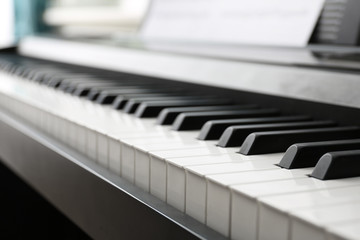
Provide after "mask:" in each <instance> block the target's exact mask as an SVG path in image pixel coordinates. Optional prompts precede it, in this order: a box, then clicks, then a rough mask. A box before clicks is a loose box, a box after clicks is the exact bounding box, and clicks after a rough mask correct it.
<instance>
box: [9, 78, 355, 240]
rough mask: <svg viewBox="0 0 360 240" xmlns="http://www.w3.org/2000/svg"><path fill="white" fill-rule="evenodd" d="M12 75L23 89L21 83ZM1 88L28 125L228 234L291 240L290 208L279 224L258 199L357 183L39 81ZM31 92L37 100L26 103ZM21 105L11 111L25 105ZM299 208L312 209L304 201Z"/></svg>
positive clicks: (31, 98) (278, 155) (30, 99)
mask: <svg viewBox="0 0 360 240" xmlns="http://www.w3.org/2000/svg"><path fill="white" fill-rule="evenodd" d="M12 82H13V84H18V85H17V86H16V88H17V89H18V88H23V87H21V85H22V84H23V83H22V82H21V83H16V81H15V82H14V81H12ZM19 86H20V87H19ZM28 89H31V91H32V92H31V91H28ZM40 89H41V90H40ZM27 91H28V92H27ZM24 92H26V93H24ZM6 94H8V95H11V96H12V97H14V98H15V99H21V98H22V101H23V102H25V103H30V105H33V106H36V108H32V109H33V110H34V109H36V110H34V111H35V113H36V114H35V115H34V113H30V114H28V115H29V116H31V117H30V118H33V119H32V122H33V123H35V124H38V120H39V116H40V126H39V127H40V128H42V129H43V130H45V131H46V132H48V133H50V134H52V135H55V137H57V138H58V139H60V140H62V141H64V142H67V144H68V145H70V146H75V147H76V148H77V149H78V150H79V151H80V152H82V153H84V154H87V155H88V156H89V157H92V158H94V156H95V159H94V160H96V161H97V162H98V163H99V164H101V165H103V166H104V167H107V168H109V169H110V170H112V171H114V172H116V173H118V174H119V175H121V176H122V177H123V178H125V179H127V180H129V181H131V182H133V183H135V184H136V185H137V186H139V187H141V188H143V189H144V190H145V191H149V192H150V193H151V194H153V195H155V196H157V197H159V198H160V199H162V200H164V201H167V202H168V203H169V204H171V205H172V206H174V207H176V208H178V209H179V210H181V211H185V212H186V213H187V214H189V215H190V216H192V217H194V218H196V219H198V220H199V221H201V222H203V223H206V224H207V225H209V226H210V227H212V228H214V229H215V230H217V231H219V232H221V233H222V234H224V235H225V236H230V237H231V238H234V239H270V238H272V239H288V238H294V239H295V237H296V236H292V235H291V232H290V228H288V227H286V226H290V222H293V219H295V218H296V216H297V215H292V214H289V213H288V211H290V210H286V211H285V213H286V214H284V215H285V216H286V221H287V222H286V221H285V222H286V223H287V224H286V223H283V221H280V220H279V221H274V219H276V218H272V215H271V214H269V212H271V211H270V210H268V209H274V208H271V207H267V205H266V204H265V203H266V201H265V200H266V199H268V198H271V196H273V197H274V198H276V197H278V198H279V199H281V197H283V196H286V197H291V196H293V194H294V193H297V192H304V194H305V193H309V194H311V193H317V192H319V191H320V190H321V191H332V188H334V190H335V189H336V188H339V187H343V186H352V185H355V186H356V185H360V180H359V179H355V178H354V179H344V180H333V181H326V182H324V181H319V180H316V179H312V178H307V177H306V174H308V173H310V172H311V169H300V170H291V171H289V170H283V169H279V168H278V167H276V166H275V165H274V164H275V163H278V162H279V160H280V159H281V154H271V155H264V156H260V155H258V156H250V157H249V156H243V155H240V154H236V153H235V150H237V148H236V149H231V148H230V149H221V148H218V147H215V146H214V142H210V143H208V142H201V141H197V140H195V139H194V138H195V137H196V134H197V133H196V132H192V133H177V132H172V131H170V130H169V129H168V128H166V127H165V128H164V127H159V126H155V125H154V120H139V119H136V118H133V117H131V116H128V115H125V114H122V113H119V112H116V111H113V110H111V109H108V108H104V107H102V106H101V107H99V105H95V104H93V103H90V102H88V101H84V100H81V99H76V98H74V97H71V96H69V95H66V94H63V93H59V92H57V91H54V90H52V89H47V88H45V87H42V86H34V87H29V88H26V89H22V94H21V96H19V95H18V94H17V93H16V92H12V91H8V92H6ZM26 94H28V96H27V95H26ZM39 96H41V97H39ZM34 97H37V98H38V99H37V100H40V101H41V102H40V103H39V102H37V101H35V102H34ZM35 100H36V98H35ZM44 103H46V104H44ZM48 104H49V105H48ZM69 104H70V105H69ZM10 105H11V104H10ZM26 105H27V104H26ZM26 105H25V106H24V107H20V109H18V112H22V111H24V110H25V108H27V110H25V111H29V110H28V109H29V106H26ZM54 106H56V107H57V109H54ZM68 106H71V108H69V107H68ZM30 109H31V108H30ZM37 114H39V115H37ZM171 149H172V150H171ZM324 189H330V190H324ZM279 194H280V195H279ZM351 196H352V194H350V195H349V198H351ZM263 199H265V200H264V203H263ZM327 199H328V200H329V201H331V199H332V198H330V197H329V198H327ZM334 201H336V200H334ZM314 205H315V206H316V204H315V203H314ZM306 207H307V208H309V209H310V210H309V211H310V212H311V211H312V208H311V207H312V205H311V206H310V205H309V206H306ZM306 207H305V208H306ZM279 209H280V208H279ZM269 216H270V217H269ZM273 227H274V228H273ZM324 229H325V226H324V227H323V230H324ZM281 230H282V231H281ZM325 232H326V231H324V234H325ZM324 236H325V235H324Z"/></svg>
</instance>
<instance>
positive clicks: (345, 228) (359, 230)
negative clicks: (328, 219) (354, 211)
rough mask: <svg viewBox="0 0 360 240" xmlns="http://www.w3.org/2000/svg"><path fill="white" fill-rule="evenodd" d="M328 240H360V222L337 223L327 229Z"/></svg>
mask: <svg viewBox="0 0 360 240" xmlns="http://www.w3.org/2000/svg"><path fill="white" fill-rule="evenodd" d="M326 235H327V240H344V239H349V240H350V239H351V240H358V239H360V220H355V221H354V220H351V221H350V222H346V223H345V222H344V223H337V224H336V225H335V226H332V227H331V228H330V229H327V234H326Z"/></svg>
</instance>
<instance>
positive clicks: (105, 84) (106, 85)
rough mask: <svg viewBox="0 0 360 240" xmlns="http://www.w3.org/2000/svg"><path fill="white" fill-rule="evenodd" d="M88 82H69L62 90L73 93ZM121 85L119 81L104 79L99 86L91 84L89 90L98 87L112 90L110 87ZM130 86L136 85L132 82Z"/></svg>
mask: <svg viewBox="0 0 360 240" xmlns="http://www.w3.org/2000/svg"><path fill="white" fill-rule="evenodd" d="M88 84H90V83H70V84H69V85H68V87H66V88H65V89H64V92H66V93H69V94H74V92H75V91H76V90H77V89H78V87H80V86H84V85H88ZM123 86H124V85H123V84H121V83H115V82H113V81H108V82H107V81H104V82H103V84H101V85H99V86H92V88H91V90H92V89H100V88H103V90H108V89H110V90H112V89H115V88H120V87H123ZM126 86H129V85H126ZM131 86H132V87H136V86H135V85H134V84H133V85H131ZM91 90H90V91H91ZM90 91H89V93H90ZM85 96H86V95H85Z"/></svg>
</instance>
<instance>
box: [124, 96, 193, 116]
mask: <svg viewBox="0 0 360 240" xmlns="http://www.w3.org/2000/svg"><path fill="white" fill-rule="evenodd" d="M180 99H183V100H186V99H199V97H191V96H186V97H185V96H170V97H167V96H166V97H145V98H132V99H130V100H128V102H127V103H126V104H125V106H124V108H123V111H124V112H125V113H135V112H136V109H137V108H138V106H139V105H140V104H141V103H143V102H146V101H148V102H150V101H151V102H153V101H158V102H164V101H170V100H180Z"/></svg>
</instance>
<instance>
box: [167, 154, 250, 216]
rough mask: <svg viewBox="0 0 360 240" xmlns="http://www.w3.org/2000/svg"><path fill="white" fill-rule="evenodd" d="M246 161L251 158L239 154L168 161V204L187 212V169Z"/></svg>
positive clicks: (171, 159)
mask: <svg viewBox="0 0 360 240" xmlns="http://www.w3.org/2000/svg"><path fill="white" fill-rule="evenodd" d="M245 161H249V157H248V156H244V155H242V154H238V153H233V154H227V155H216V156H197V157H184V158H169V159H167V160H166V163H167V178H166V179H167V184H166V188H167V190H166V195H167V203H169V204H170V205H172V206H174V207H175V208H177V209H179V210H180V211H183V212H185V184H186V180H185V177H186V174H185V167H187V166H196V165H207V164H218V163H231V162H234V163H236V162H245Z"/></svg>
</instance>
